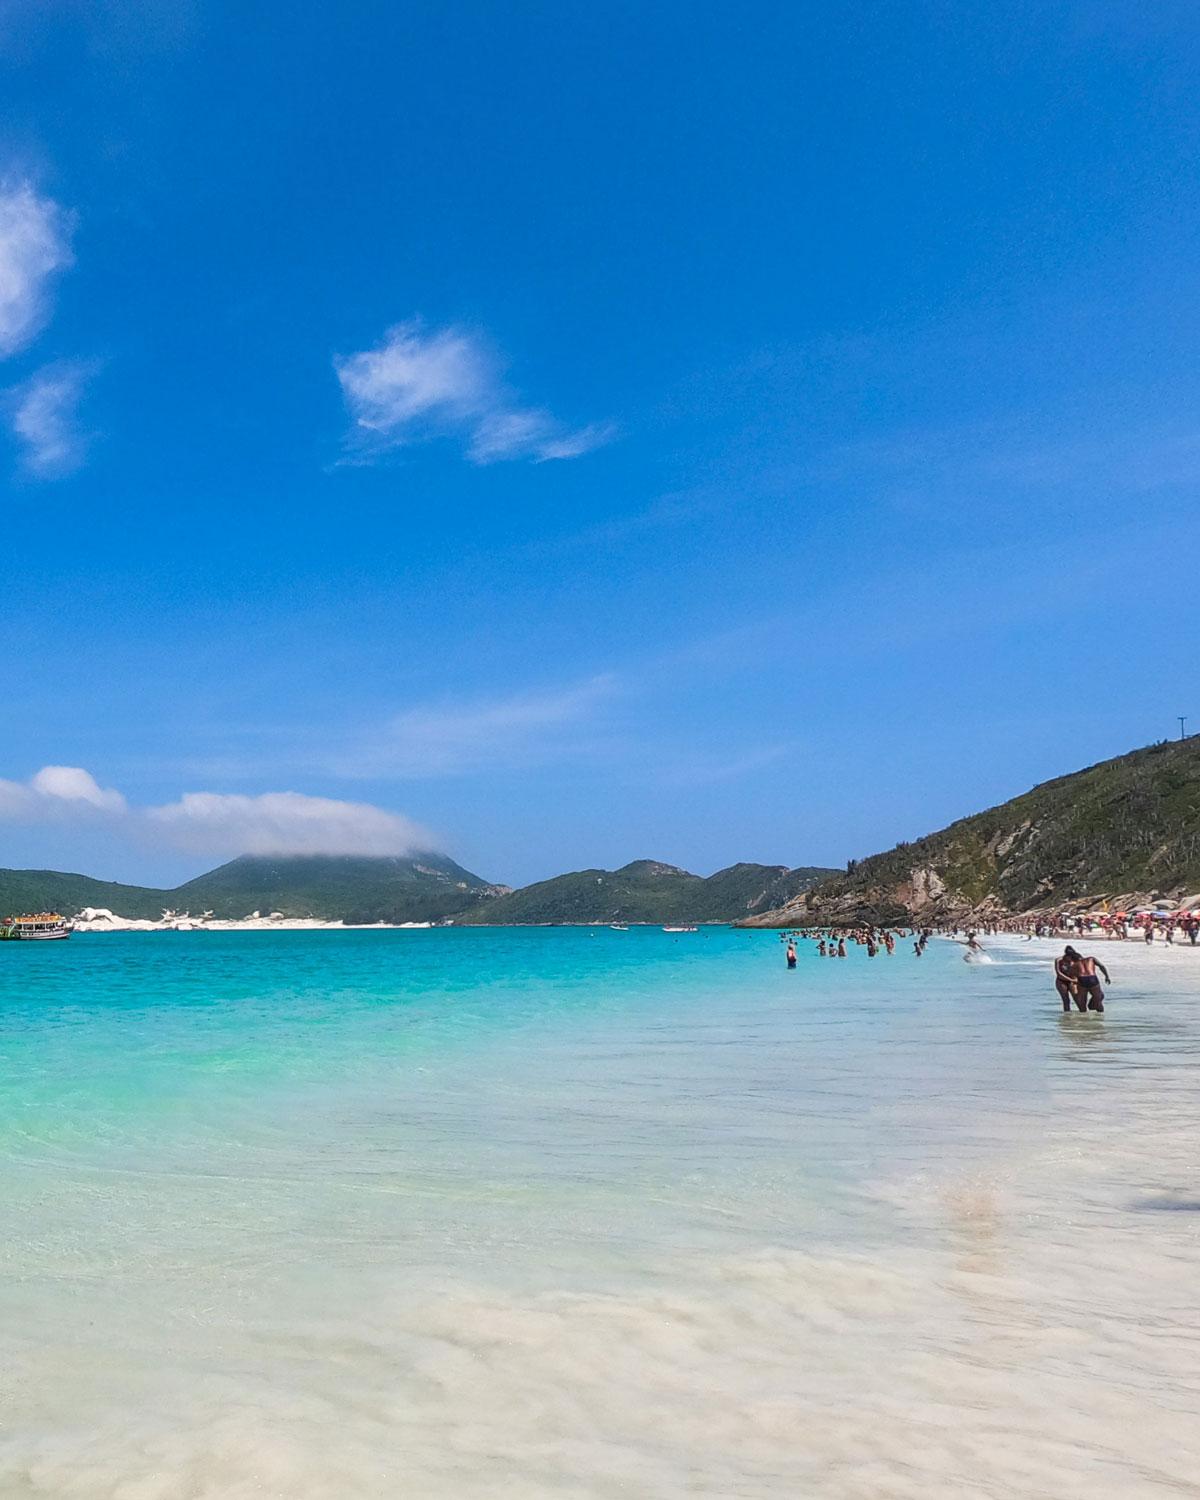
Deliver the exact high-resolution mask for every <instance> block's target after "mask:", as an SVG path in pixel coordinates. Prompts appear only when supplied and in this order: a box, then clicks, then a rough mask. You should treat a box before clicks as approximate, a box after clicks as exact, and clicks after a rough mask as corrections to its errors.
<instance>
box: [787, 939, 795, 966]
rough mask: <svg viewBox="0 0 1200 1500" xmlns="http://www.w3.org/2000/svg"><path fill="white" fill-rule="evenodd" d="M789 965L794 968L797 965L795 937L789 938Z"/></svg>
mask: <svg viewBox="0 0 1200 1500" xmlns="http://www.w3.org/2000/svg"><path fill="white" fill-rule="evenodd" d="M787 966H788V968H789V969H794V968H795V967H796V940H795V938H788V943H787Z"/></svg>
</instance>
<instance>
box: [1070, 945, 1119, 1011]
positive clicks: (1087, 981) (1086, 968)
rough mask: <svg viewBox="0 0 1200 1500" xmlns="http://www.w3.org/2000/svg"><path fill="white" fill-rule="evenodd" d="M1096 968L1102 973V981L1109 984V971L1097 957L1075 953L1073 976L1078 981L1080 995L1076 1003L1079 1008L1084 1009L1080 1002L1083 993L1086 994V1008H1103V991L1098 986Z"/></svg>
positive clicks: (1096, 1009)
mask: <svg viewBox="0 0 1200 1500" xmlns="http://www.w3.org/2000/svg"><path fill="white" fill-rule="evenodd" d="M1097 969H1099V970H1100V973H1101V974H1103V975H1104V983H1105V984H1111V983H1112V979H1111V977H1110V976H1109V972H1108V970H1107V969H1106V968H1105V967H1104V965H1103V964H1102V963H1101V962H1100V960H1099V959H1098V958H1091V957H1087V958H1081V957H1080V956H1079V955H1078V954H1076V957H1075V976H1076V979H1077V980H1078V983H1079V993H1080V997H1081V999H1080V1000H1079V1001H1077V1002H1076V1003H1077V1004H1078V1005H1079V1009H1080V1010H1083V1009H1084V1006H1083V1004H1082V996H1084V995H1086V996H1087V1009H1088V1010H1095V1011H1103V1010H1104V991H1103V990H1102V989H1101V987H1100V978H1099V975H1097V973H1096V970H1097Z"/></svg>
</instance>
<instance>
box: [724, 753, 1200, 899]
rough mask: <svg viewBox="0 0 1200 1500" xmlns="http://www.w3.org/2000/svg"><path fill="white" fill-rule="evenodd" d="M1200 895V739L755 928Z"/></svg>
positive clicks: (881, 865) (1002, 813)
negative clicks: (1132, 898) (1198, 891)
mask: <svg viewBox="0 0 1200 1500" xmlns="http://www.w3.org/2000/svg"><path fill="white" fill-rule="evenodd" d="M1197 890H1200V736H1196V737H1193V738H1191V739H1187V740H1178V741H1168V742H1164V743H1163V744H1160V745H1151V746H1149V747H1148V748H1146V749H1144V750H1134V751H1132V752H1131V753H1130V754H1128V755H1120V756H1117V758H1116V759H1115V760H1107V761H1102V762H1101V763H1100V764H1099V765H1095V766H1089V767H1088V768H1087V770H1084V771H1076V772H1075V773H1074V774H1073V775H1070V776H1060V777H1059V778H1057V779H1056V780H1054V781H1047V782H1044V783H1043V784H1042V785H1041V786H1036V787H1034V788H1033V790H1032V791H1029V792H1026V793H1024V794H1023V795H1022V796H1020V797H1014V798H1013V800H1012V801H1011V802H1005V803H1002V804H1001V805H1000V806H999V807H993V808H990V809H989V810H988V811H987V812H982V813H976V814H975V815H974V816H973V817H969V818H963V819H961V820H960V821H959V822H957V823H952V824H951V825H950V826H949V827H948V828H944V829H942V830H941V832H940V833H931V834H929V835H927V836H926V837H925V838H922V839H918V840H917V841H916V842H915V843H911V844H898V845H897V846H896V848H894V849H890V850H888V852H887V853H886V854H875V855H872V856H871V857H870V858H869V859H864V860H861V861H858V862H857V863H856V864H854V865H852V866H851V868H850V869H848V870H847V871H846V872H845V873H844V874H839V875H837V876H836V877H834V878H833V879H831V880H826V881H823V882H822V883H821V884H820V885H818V886H816V887H815V888H813V889H812V890H811V891H809V892H806V893H804V894H803V895H801V896H800V897H798V898H797V899H794V900H791V901H788V902H785V903H783V904H782V905H781V906H780V907H778V908H776V909H775V910H774V911H771V912H767V913H764V914H761V915H755V916H752V917H750V918H749V919H748V923H749V925H754V926H764V927H781V926H790V925H803V924H806V923H807V924H811V925H822V924H836V923H843V922H853V921H860V920H873V921H878V922H901V921H904V920H907V919H911V918H913V917H916V918H924V919H927V920H930V921H936V920H938V919H939V918H941V917H945V916H950V915H957V914H963V913H965V912H967V911H976V912H980V911H985V910H1003V911H1008V912H1021V911H1029V910H1034V909H1038V908H1045V907H1055V906H1061V905H1065V904H1068V903H1076V902H1086V903H1090V902H1092V901H1095V900H1098V899H1100V898H1101V897H1105V896H1109V897H1113V896H1119V897H1122V898H1129V897H1137V896H1150V895H1159V894H1161V895H1166V896H1175V895H1182V894H1191V893H1193V892H1195V891H1197Z"/></svg>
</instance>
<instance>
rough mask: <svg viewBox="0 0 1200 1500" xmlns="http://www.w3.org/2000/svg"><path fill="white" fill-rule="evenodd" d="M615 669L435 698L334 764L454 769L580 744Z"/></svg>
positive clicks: (553, 753)
mask: <svg viewBox="0 0 1200 1500" xmlns="http://www.w3.org/2000/svg"><path fill="white" fill-rule="evenodd" d="M617 688H618V685H617V680H616V678H615V677H613V676H612V675H610V674H604V675H602V676H599V677H591V678H587V679H586V680H585V681H583V682H578V683H574V684H572V685H571V686H568V687H565V688H560V689H557V690H555V691H553V692H543V693H522V694H517V695H515V696H512V697H508V698H499V699H491V700H482V701H481V700H476V701H474V702H469V703H444V704H432V705H427V706H425V707H422V708H411V709H407V710H406V711H405V712H404V713H400V714H397V715H396V716H395V717H394V718H392V719H391V720H389V722H388V723H387V724H386V725H385V726H383V728H382V730H381V731H380V732H378V733H376V734H373V735H372V736H370V737H369V738H368V739H367V740H365V741H364V742H363V743H360V744H359V745H356V746H354V747H353V748H352V749H351V750H349V751H348V752H347V753H346V754H345V755H344V756H342V757H340V758H338V759H337V761H336V763H335V765H336V769H337V770H339V771H340V772H341V773H342V774H343V775H350V776H373V775H385V776H449V775H458V774H461V773H464V772H469V771H477V770H483V769H488V768H491V769H496V768H506V767H512V766H519V765H530V764H537V763H541V762H545V761H548V760H552V759H554V758H556V757H558V756H560V755H562V754H564V753H566V752H568V751H570V750H572V749H573V750H575V751H578V750H579V744H578V741H577V739H576V738H575V734H576V732H577V731H578V730H579V729H580V728H581V727H582V726H584V725H586V724H587V723H588V722H589V721H590V720H591V719H592V718H593V717H594V712H595V710H596V709H597V708H598V707H599V706H600V705H601V704H602V703H603V702H604V701H605V700H607V699H609V698H611V697H612V696H613V695H614V693H616V691H617Z"/></svg>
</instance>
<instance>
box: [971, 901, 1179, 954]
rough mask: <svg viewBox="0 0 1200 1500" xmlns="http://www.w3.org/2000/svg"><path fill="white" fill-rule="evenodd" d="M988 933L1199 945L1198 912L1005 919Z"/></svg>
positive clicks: (1087, 914)
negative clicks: (1180, 941)
mask: <svg viewBox="0 0 1200 1500" xmlns="http://www.w3.org/2000/svg"><path fill="white" fill-rule="evenodd" d="M989 930H990V931H993V932H1008V933H1020V934H1022V935H1024V936H1025V937H1030V938H1035V937H1039V938H1040V937H1101V938H1109V939H1113V940H1115V941H1117V942H1122V943H1124V942H1131V941H1133V942H1143V943H1147V944H1150V943H1153V942H1155V941H1156V940H1158V939H1161V940H1162V941H1163V942H1164V943H1167V944H1173V943H1174V942H1175V940H1176V938H1177V937H1178V938H1180V939H1181V940H1183V941H1185V942H1187V943H1189V944H1190V945H1191V946H1192V947H1193V948H1194V947H1195V946H1196V944H1197V942H1198V941H1200V911H1191V910H1188V911H1166V910H1153V911H1139V912H1134V913H1129V912H1123V911H1118V912H1100V913H1083V914H1079V913H1071V912H1059V913H1057V914H1054V915H1050V916H1046V915H1044V914H1039V915H1036V916H1025V917H1008V918H1006V919H1005V920H1004V921H1002V922H999V923H997V924H995V926H993V927H992V928H990V929H989Z"/></svg>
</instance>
